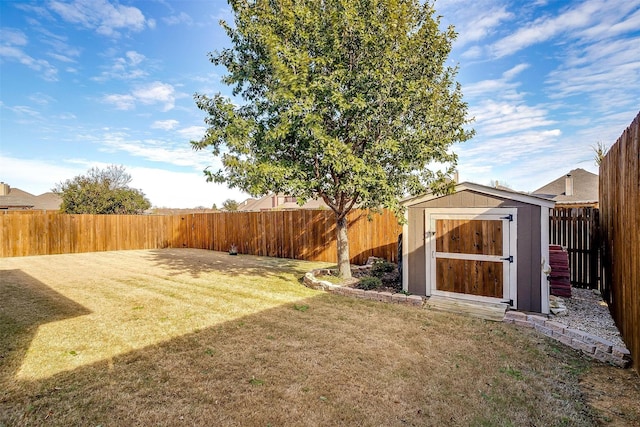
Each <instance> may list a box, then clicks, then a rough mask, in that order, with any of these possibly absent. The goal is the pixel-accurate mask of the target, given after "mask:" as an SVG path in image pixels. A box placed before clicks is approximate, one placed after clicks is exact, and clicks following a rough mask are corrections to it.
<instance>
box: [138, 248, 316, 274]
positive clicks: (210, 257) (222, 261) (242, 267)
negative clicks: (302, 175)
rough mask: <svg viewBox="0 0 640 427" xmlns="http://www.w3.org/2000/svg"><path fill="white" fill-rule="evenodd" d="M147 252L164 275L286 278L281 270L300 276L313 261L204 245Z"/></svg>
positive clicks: (307, 269) (150, 259)
mask: <svg viewBox="0 0 640 427" xmlns="http://www.w3.org/2000/svg"><path fill="white" fill-rule="evenodd" d="M148 253H149V255H148V259H149V261H151V262H153V263H154V265H155V266H157V267H160V268H162V269H164V270H165V273H166V274H167V275H168V276H176V275H179V274H189V275H191V276H192V277H195V278H198V277H200V276H201V275H202V274H204V273H210V272H219V273H223V274H225V275H228V276H231V277H233V276H242V275H259V276H263V277H269V278H277V279H282V280H288V278H287V277H285V276H283V273H288V274H291V273H292V274H294V275H297V276H300V277H302V276H303V275H304V274H305V273H307V272H308V271H309V265H313V264H310V262H309V261H301V260H295V259H287V258H272V257H266V256H256V255H243V254H239V255H229V254H228V253H227V252H218V251H210V250H206V249H157V250H150V251H148ZM312 263H313V262H312ZM322 264H326V263H322Z"/></svg>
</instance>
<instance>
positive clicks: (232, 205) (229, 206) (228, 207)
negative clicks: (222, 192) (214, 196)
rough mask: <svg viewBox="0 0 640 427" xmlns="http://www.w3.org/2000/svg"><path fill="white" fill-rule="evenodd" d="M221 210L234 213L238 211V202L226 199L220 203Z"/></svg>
mask: <svg viewBox="0 0 640 427" xmlns="http://www.w3.org/2000/svg"><path fill="white" fill-rule="evenodd" d="M222 210H225V211H228V212H235V211H237V210H238V202H236V201H235V200H233V199H227V200H225V201H224V202H223V203H222Z"/></svg>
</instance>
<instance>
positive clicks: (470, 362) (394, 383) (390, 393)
mask: <svg viewBox="0 0 640 427" xmlns="http://www.w3.org/2000/svg"><path fill="white" fill-rule="evenodd" d="M452 337H455V339H452ZM87 339H91V337H87ZM547 350H548V346H547V345H546V344H545V342H544V339H538V338H537V337H536V336H535V335H534V334H533V333H530V331H524V333H521V332H519V331H517V330H515V329H514V328H512V327H510V326H509V325H504V324H501V323H498V324H492V323H487V322H485V321H482V320H478V319H472V318H466V317H462V316H455V315H449V314H442V313H434V312H428V311H426V310H420V309H416V308H412V307H403V306H397V305H390V304H381V303H375V302H371V301H362V300H355V299H350V298H344V297H338V296H334V295H329V294H319V295H318V296H316V297H312V298H308V299H305V300H299V301H296V302H295V303H293V302H292V303H286V304H283V305H281V306H279V307H277V308H273V309H268V310H263V311H260V312H257V313H255V314H251V315H248V316H244V317H241V318H238V319H234V320H232V321H228V322H224V323H220V324H217V325H213V326H210V327H206V328H204V329H202V330H200V331H198V332H195V333H189V334H185V335H183V336H181V337H179V338H174V339H171V340H169V341H166V342H163V343H160V344H157V345H153V346H149V347H146V348H143V349H140V350H135V351H132V352H130V353H127V354H124V355H119V356H116V357H114V358H112V359H110V360H105V361H102V362H98V363H94V364H92V365H87V366H84V367H81V368H78V369H75V370H73V371H68V372H64V373H59V374H56V375H55V376H53V377H50V378H47V379H42V380H37V381H23V382H20V384H19V385H18V386H17V387H14V388H13V390H12V391H11V392H10V394H5V395H4V396H2V394H1V393H0V396H1V398H0V424H2V423H3V422H4V423H6V424H7V425H20V424H29V425H45V424H46V425H114V426H119V425H123V426H124V425H181V424H185V425H502V421H504V420H505V419H506V420H512V421H513V423H514V425H527V424H530V425H562V419H564V418H567V417H568V419H570V420H572V422H575V423H576V425H591V423H590V422H589V421H590V420H589V418H588V417H589V414H588V410H586V409H585V408H584V407H582V406H581V405H583V401H582V400H581V397H580V394H579V392H578V388H577V378H576V377H572V376H571V374H569V373H568V372H567V371H566V370H564V369H563V368H562V365H561V363H564V361H565V360H567V359H569V360H571V358H574V357H576V356H575V355H574V356H572V355H571V354H568V353H564V352H563V351H562V350H559V353H558V354H557V355H556V354H554V353H551V354H547V353H545V351H547ZM14 351H15V350H14ZM505 367H508V369H506V368H505ZM516 371H517V372H519V373H520V374H519V375H518V376H517V377H516V376H513V375H508V374H505V373H504V372H516ZM7 380H8V381H10V380H11V379H10V378H8V377H3V378H2V381H7ZM3 386H4V384H2V383H1V382H0V389H2V388H3Z"/></svg>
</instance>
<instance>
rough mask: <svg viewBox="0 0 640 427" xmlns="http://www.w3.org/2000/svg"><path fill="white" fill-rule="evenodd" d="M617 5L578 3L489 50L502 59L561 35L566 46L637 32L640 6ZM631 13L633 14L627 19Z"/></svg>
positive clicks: (599, 0) (634, 2)
mask: <svg viewBox="0 0 640 427" xmlns="http://www.w3.org/2000/svg"><path fill="white" fill-rule="evenodd" d="M613 3H614V4H612V2H610V1H607V0H586V1H581V2H575V3H574V4H575V6H573V7H568V8H566V9H564V11H563V12H562V13H560V14H559V15H557V16H544V17H540V18H538V19H536V20H535V21H533V22H530V23H527V24H525V25H524V26H523V27H521V28H519V29H517V30H516V31H515V32H513V33H512V34H510V35H508V36H506V37H504V38H502V39H500V40H498V41H497V42H496V43H494V44H493V45H492V46H490V48H489V50H490V51H491V52H492V53H493V55H494V56H495V57H498V58H500V57H503V56H507V55H511V54H513V53H515V52H518V51H520V50H522V49H524V48H527V47H529V46H532V45H534V44H537V43H541V42H545V41H548V40H551V39H553V38H554V37H556V36H559V35H562V36H563V40H562V42H563V43H564V42H566V41H567V40H582V41H583V42H586V41H590V40H594V39H602V38H605V37H611V36H615V35H618V34H621V33H623V32H629V31H633V30H635V29H637V28H638V25H639V24H640V13H639V11H634V9H636V8H637V7H638V5H640V2H639V1H638V0H630V1H625V2H613ZM612 6H615V7H612ZM630 12H633V13H632V14H631V15H630V16H627V14H628V13H630Z"/></svg>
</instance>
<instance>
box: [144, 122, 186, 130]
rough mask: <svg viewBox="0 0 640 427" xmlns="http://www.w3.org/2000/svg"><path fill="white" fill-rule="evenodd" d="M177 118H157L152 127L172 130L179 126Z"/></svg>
mask: <svg viewBox="0 0 640 427" xmlns="http://www.w3.org/2000/svg"><path fill="white" fill-rule="evenodd" d="M179 123H180V122H178V121H177V120H156V121H155V122H153V123H152V124H151V128H152V129H162V130H171V129H174V128H175V127H176V126H178V124H179Z"/></svg>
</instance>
